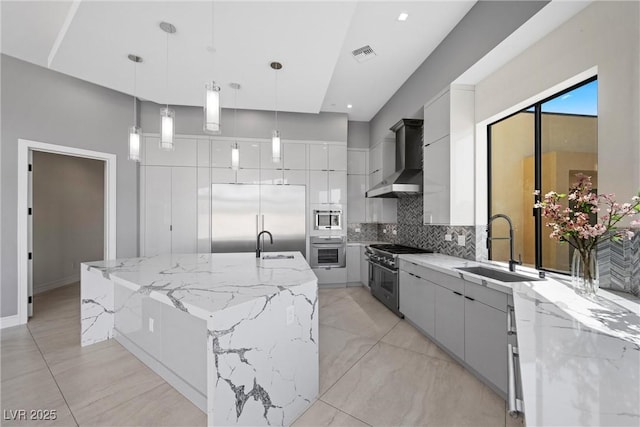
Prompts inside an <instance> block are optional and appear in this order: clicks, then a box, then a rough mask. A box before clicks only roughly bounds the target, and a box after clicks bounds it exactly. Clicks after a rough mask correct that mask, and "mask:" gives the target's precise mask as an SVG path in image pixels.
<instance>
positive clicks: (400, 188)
mask: <svg viewBox="0 0 640 427" xmlns="http://www.w3.org/2000/svg"><path fill="white" fill-rule="evenodd" d="M422 122H423V121H422V120H419V119H402V120H400V121H399V122H398V123H396V124H395V125H394V126H393V127H392V128H391V130H392V131H394V132H395V133H396V172H395V173H394V174H392V175H390V176H388V177H386V178H385V179H383V180H382V182H380V183H379V184H377V185H375V186H374V187H373V188H371V189H369V191H367V193H366V196H367V197H382V198H398V197H402V196H413V195H416V194H422Z"/></svg>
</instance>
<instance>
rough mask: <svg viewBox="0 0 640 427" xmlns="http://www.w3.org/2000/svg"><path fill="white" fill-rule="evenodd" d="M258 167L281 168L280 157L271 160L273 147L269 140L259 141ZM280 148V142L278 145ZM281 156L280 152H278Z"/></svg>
mask: <svg viewBox="0 0 640 427" xmlns="http://www.w3.org/2000/svg"><path fill="white" fill-rule="evenodd" d="M259 145H260V169H282V157H280V161H278V162H274V161H273V147H272V145H271V142H261V143H260V144H259ZM280 149H282V143H281V145H280ZM280 155H281V156H282V153H280Z"/></svg>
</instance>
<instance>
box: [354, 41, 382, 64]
mask: <svg viewBox="0 0 640 427" xmlns="http://www.w3.org/2000/svg"><path fill="white" fill-rule="evenodd" d="M351 54H352V55H353V57H354V58H355V59H356V61H358V62H365V61H368V60H370V59H371V58H373V57H374V56H376V53H375V52H374V51H373V49H371V46H369V45H366V46H362V47H361V48H358V49H356V50H354V51H352V52H351Z"/></svg>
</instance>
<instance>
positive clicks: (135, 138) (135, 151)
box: [129, 126, 142, 162]
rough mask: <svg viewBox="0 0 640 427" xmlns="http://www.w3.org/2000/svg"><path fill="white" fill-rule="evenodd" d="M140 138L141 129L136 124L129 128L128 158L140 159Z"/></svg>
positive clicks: (137, 160)
mask: <svg viewBox="0 0 640 427" xmlns="http://www.w3.org/2000/svg"><path fill="white" fill-rule="evenodd" d="M141 138H142V129H140V128H139V127H138V126H131V127H130V128H129V160H135V161H136V162H139V161H140V140H141Z"/></svg>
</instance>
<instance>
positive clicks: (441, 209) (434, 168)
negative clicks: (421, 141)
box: [423, 136, 450, 224]
mask: <svg viewBox="0 0 640 427" xmlns="http://www.w3.org/2000/svg"><path fill="white" fill-rule="evenodd" d="M423 153H424V174H423V177H424V182H423V191H424V195H423V204H424V223H425V224H449V222H450V208H449V206H450V204H449V200H450V199H449V190H450V186H449V137H448V136H445V137H444V138H442V139H440V140H438V141H436V142H434V143H432V144H430V145H428V146H426V147H425V148H424V150H423Z"/></svg>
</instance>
